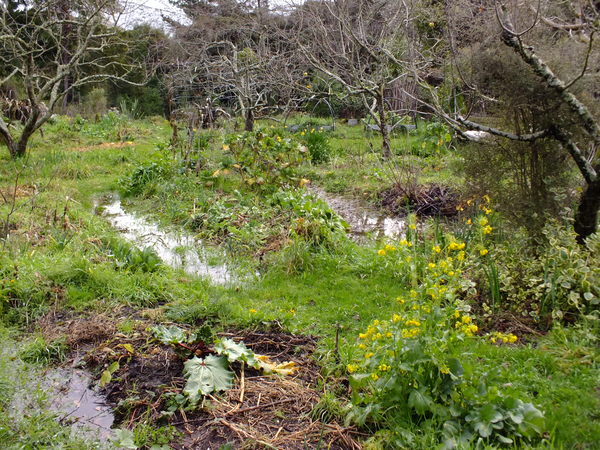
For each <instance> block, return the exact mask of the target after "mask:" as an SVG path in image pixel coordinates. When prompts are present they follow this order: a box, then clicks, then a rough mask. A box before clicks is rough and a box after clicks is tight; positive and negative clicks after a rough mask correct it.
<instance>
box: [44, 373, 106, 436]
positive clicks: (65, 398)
mask: <svg viewBox="0 0 600 450" xmlns="http://www.w3.org/2000/svg"><path fill="white" fill-rule="evenodd" d="M45 383H46V384H47V385H48V388H49V391H50V393H51V397H52V402H51V404H50V408H51V409H52V410H53V411H56V413H57V414H58V419H59V421H60V422H61V423H62V424H64V425H71V426H73V427H74V428H75V429H78V430H80V431H82V430H88V432H91V433H92V435H95V436H97V437H99V438H100V439H102V440H109V439H111V438H112V436H113V431H112V430H111V427H112V425H113V422H114V416H113V413H112V409H111V407H110V406H108V405H107V404H106V401H105V400H104V398H103V397H102V396H101V395H100V394H98V393H97V392H96V391H95V390H94V389H93V388H92V386H93V384H92V383H93V381H92V377H91V375H90V374H89V373H88V372H86V371H84V370H80V369H69V368H61V369H53V370H50V371H48V372H47V373H46V375H45Z"/></svg>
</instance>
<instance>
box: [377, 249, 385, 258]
mask: <svg viewBox="0 0 600 450" xmlns="http://www.w3.org/2000/svg"><path fill="white" fill-rule="evenodd" d="M377 254H378V255H379V256H385V250H384V249H381V250H379V251H378V252H377Z"/></svg>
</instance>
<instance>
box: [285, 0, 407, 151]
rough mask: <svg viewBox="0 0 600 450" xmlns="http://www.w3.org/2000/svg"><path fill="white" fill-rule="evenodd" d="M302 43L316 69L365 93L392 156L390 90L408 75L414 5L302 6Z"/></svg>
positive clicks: (348, 1)
mask: <svg viewBox="0 0 600 450" xmlns="http://www.w3.org/2000/svg"><path fill="white" fill-rule="evenodd" d="M296 14H297V15H299V16H300V19H298V21H297V22H298V32H297V33H298V38H297V44H298V46H299V48H300V49H301V51H302V53H303V55H304V56H305V58H306V59H307V60H308V61H309V62H310V64H311V65H312V66H313V68H314V69H316V70H317V71H318V72H321V73H322V74H324V75H325V76H327V77H329V78H331V79H333V80H335V81H336V82H338V83H339V84H340V85H342V86H343V87H344V89H345V90H346V92H347V93H348V94H349V95H357V96H360V97H361V98H362V100H363V103H364V106H365V108H366V109H367V110H368V111H369V114H370V115H371V117H372V118H373V119H374V120H375V122H376V123H377V125H378V129H379V132H380V133H381V140H382V153H383V156H384V157H389V156H391V146H390V137H389V134H390V128H391V127H390V124H389V118H388V115H389V107H388V104H387V101H386V91H387V90H389V89H390V88H392V87H393V86H395V84H396V83H397V82H398V81H399V80H401V79H403V78H406V77H407V74H408V72H407V71H406V70H405V62H404V61H405V59H406V58H407V57H409V53H408V50H409V47H408V46H407V45H406V44H407V39H408V37H409V35H410V32H411V31H410V28H411V9H410V6H409V5H408V4H407V2H404V1H399V0H372V1H363V0H336V1H332V0H318V1H312V2H308V3H306V4H304V5H301V6H298V7H297V11H296Z"/></svg>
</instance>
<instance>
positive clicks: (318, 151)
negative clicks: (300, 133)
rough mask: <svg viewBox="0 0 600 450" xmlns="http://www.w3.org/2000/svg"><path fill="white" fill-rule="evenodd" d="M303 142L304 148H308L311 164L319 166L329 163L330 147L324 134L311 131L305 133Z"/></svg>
mask: <svg viewBox="0 0 600 450" xmlns="http://www.w3.org/2000/svg"><path fill="white" fill-rule="evenodd" d="M303 141H304V145H306V148H308V152H309V153H310V159H311V161H312V162H313V163H315V164H321V163H324V162H327V161H329V159H330V158H331V145H330V144H329V138H328V137H327V135H326V134H325V133H323V132H320V131H314V132H313V131H312V130H311V131H309V132H308V133H305V135H304V139H303Z"/></svg>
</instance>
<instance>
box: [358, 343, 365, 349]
mask: <svg viewBox="0 0 600 450" xmlns="http://www.w3.org/2000/svg"><path fill="white" fill-rule="evenodd" d="M358 348H360V349H361V350H366V349H367V346H366V345H365V344H358Z"/></svg>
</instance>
